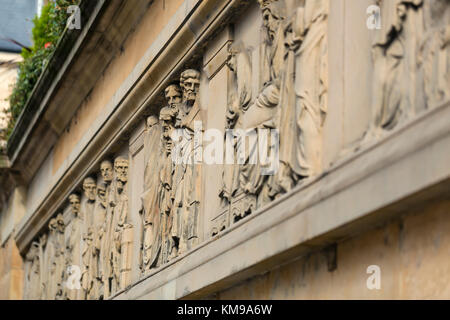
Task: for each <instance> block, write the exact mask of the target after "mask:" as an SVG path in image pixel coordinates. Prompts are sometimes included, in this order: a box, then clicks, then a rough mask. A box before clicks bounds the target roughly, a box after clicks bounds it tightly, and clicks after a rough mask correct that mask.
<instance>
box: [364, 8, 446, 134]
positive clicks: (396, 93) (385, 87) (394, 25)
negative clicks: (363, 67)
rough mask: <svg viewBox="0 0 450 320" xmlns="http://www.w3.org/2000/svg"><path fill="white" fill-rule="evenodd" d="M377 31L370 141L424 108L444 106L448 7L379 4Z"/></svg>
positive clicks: (374, 52)
mask: <svg viewBox="0 0 450 320" xmlns="http://www.w3.org/2000/svg"><path fill="white" fill-rule="evenodd" d="M377 4H378V5H379V6H380V8H381V17H382V18H383V23H382V29H381V30H379V32H377V35H378V37H377V38H376V40H375V43H374V45H373V48H374V50H373V58H374V64H375V65H374V66H375V81H374V103H373V117H372V123H371V126H370V129H369V131H368V135H367V137H369V138H371V139H374V138H377V137H378V136H379V135H380V134H383V132H386V131H389V130H392V129H394V128H395V127H397V126H398V125H399V124H400V123H403V122H405V121H406V120H408V119H411V118H412V117H413V116H414V115H415V114H418V113H420V112H421V111H423V110H424V109H430V108H433V107H435V106H437V105H438V104H439V103H443V102H444V101H447V100H448V98H449V96H448V92H449V90H448V88H449V87H450V60H449V59H450V58H449V43H450V36H449V34H450V31H449V30H450V29H449V24H450V2H449V1H448V0H433V1H423V0H396V1H385V0H379V1H378V3H377Z"/></svg>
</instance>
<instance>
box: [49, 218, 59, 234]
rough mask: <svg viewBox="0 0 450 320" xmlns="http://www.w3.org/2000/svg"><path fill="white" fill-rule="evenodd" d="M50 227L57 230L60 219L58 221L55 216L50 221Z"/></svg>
mask: <svg viewBox="0 0 450 320" xmlns="http://www.w3.org/2000/svg"><path fill="white" fill-rule="evenodd" d="M48 228H49V229H50V232H53V231H56V229H57V228H58V221H56V219H55V218H53V219H51V220H50V222H49V223H48Z"/></svg>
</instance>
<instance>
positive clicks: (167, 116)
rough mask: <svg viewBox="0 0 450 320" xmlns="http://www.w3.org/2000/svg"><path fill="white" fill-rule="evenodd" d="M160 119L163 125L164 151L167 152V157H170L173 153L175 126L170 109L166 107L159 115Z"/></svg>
mask: <svg viewBox="0 0 450 320" xmlns="http://www.w3.org/2000/svg"><path fill="white" fill-rule="evenodd" d="M159 118H160V120H161V124H162V130H163V132H162V142H163V145H164V149H165V151H166V155H169V154H170V153H171V151H172V145H173V142H172V131H173V125H172V121H173V120H172V119H173V118H172V111H171V109H170V108H169V107H165V108H162V109H161V112H160V114H159Z"/></svg>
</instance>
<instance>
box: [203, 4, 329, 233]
mask: <svg viewBox="0 0 450 320" xmlns="http://www.w3.org/2000/svg"><path fill="white" fill-rule="evenodd" d="M259 3H260V7H261V12H262V16H263V28H262V37H263V39H264V40H263V42H262V45H261V50H260V57H261V59H260V60H261V64H260V65H261V66H260V69H261V70H260V72H259V74H260V77H261V78H262V79H261V80H262V81H261V83H262V84H263V86H262V88H260V89H259V90H258V94H257V96H256V97H254V98H253V97H252V92H253V90H252V81H251V79H252V78H251V74H252V72H253V71H252V63H251V59H250V55H249V54H248V50H247V48H245V45H244V44H242V43H234V44H233V45H232V46H231V47H230V57H229V61H228V63H227V65H228V67H229V68H230V70H231V71H232V79H231V81H230V82H231V84H232V85H231V87H232V89H231V92H230V94H229V103H228V108H227V116H226V129H234V132H235V133H239V132H242V133H241V134H237V135H236V134H233V135H231V136H230V135H228V137H226V143H229V144H231V147H232V148H231V149H232V150H233V151H232V153H233V154H232V158H234V159H237V161H236V162H237V163H240V164H239V165H238V164H236V165H234V166H230V165H224V170H223V175H222V177H223V179H222V181H223V186H222V188H221V190H220V194H219V197H220V198H221V202H222V209H221V211H222V213H221V214H220V215H219V216H218V218H216V221H214V222H213V229H212V230H211V235H212V236H214V235H215V234H217V233H218V232H220V231H222V230H224V229H226V228H227V226H228V225H229V223H231V222H237V221H239V220H240V219H242V218H244V217H245V216H247V215H248V214H250V213H252V212H253V211H255V210H256V209H257V208H259V207H262V206H264V205H265V204H266V203H268V202H270V201H272V200H273V199H276V198H277V197H279V196H280V195H282V194H284V193H286V192H288V191H289V190H291V189H292V188H293V187H294V186H295V185H296V184H298V183H299V181H301V180H303V179H305V178H308V177H311V176H314V175H317V174H318V173H320V170H321V155H322V129H323V124H324V121H325V118H326V114H327V104H328V102H327V90H328V66H327V61H328V57H327V32H326V28H327V16H328V1H325V0H324V1H305V2H304V3H303V4H302V5H301V6H300V7H292V4H291V3H287V2H284V1H269V0H266V1H259ZM267 129H271V130H272V132H274V134H273V135H271V136H270V139H267V140H262V139H261V138H260V137H261V136H260V134H259V133H260V132H261V131H263V130H267ZM242 130H243V131H242ZM244 136H245V138H244ZM251 136H253V137H254V138H253V139H249V137H251ZM278 142H279V145H278ZM265 144H266V147H267V148H266V150H268V152H269V153H270V154H275V153H278V152H279V160H280V161H279V168H278V170H273V171H272V172H271V170H272V169H270V170H268V168H267V167H266V166H265V165H264V164H262V163H261V162H258V163H256V164H255V163H252V160H251V159H252V157H254V156H255V153H257V152H258V151H257V150H258V148H259V147H261V145H265ZM244 146H245V148H244ZM242 149H244V150H245V151H244V152H243V153H242ZM242 154H245V156H244V159H242V158H240V157H242Z"/></svg>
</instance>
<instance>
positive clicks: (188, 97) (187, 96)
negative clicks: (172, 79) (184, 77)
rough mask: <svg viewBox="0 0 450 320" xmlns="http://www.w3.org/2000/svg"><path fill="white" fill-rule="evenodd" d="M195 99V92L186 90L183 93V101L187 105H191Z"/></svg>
mask: <svg viewBox="0 0 450 320" xmlns="http://www.w3.org/2000/svg"><path fill="white" fill-rule="evenodd" d="M196 99H197V92H195V91H193V90H187V91H185V92H184V101H186V103H187V104H189V105H193V104H194V102H195V100H196Z"/></svg>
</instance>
